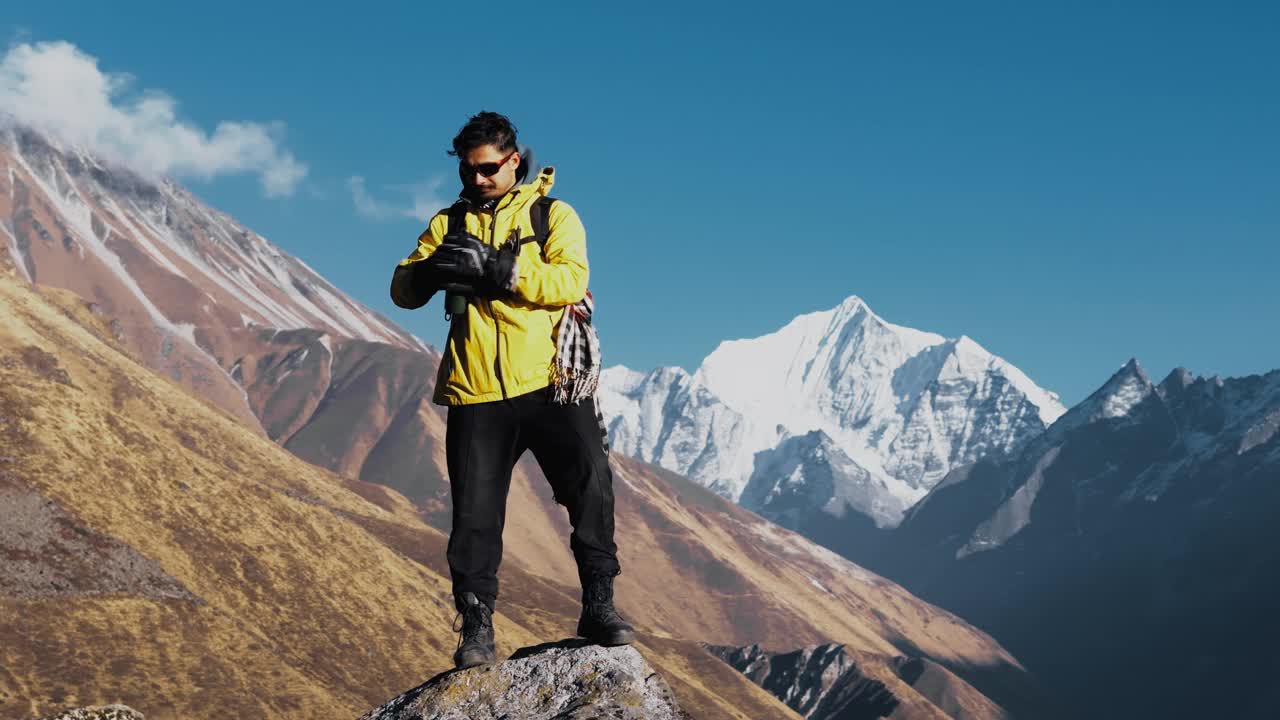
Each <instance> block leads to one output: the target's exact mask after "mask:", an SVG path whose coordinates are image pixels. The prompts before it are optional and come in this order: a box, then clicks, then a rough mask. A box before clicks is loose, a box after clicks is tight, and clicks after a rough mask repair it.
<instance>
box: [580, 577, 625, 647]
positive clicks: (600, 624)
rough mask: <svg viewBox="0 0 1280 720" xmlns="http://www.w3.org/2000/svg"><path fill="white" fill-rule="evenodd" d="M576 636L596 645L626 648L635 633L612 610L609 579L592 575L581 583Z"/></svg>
mask: <svg viewBox="0 0 1280 720" xmlns="http://www.w3.org/2000/svg"><path fill="white" fill-rule="evenodd" d="M578 636H579V637H584V638H586V639H587V640H590V641H591V642H593V643H595V644H597V645H630V644H631V643H632V642H634V641H635V639H636V630H635V628H633V627H631V624H630V623H628V622H627V621H626V620H623V619H622V616H621V615H619V614H618V611H617V610H616V609H615V608H614V607H613V576H612V575H607V574H599V573H597V574H594V575H590V576H588V577H585V578H583V580H582V617H580V618H579V619H578Z"/></svg>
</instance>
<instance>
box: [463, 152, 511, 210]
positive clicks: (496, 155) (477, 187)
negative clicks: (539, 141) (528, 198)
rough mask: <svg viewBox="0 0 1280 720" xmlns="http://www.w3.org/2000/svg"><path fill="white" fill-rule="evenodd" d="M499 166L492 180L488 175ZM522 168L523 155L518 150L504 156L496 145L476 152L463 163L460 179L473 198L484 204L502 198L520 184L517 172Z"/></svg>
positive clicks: (466, 157) (471, 153) (465, 158)
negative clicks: (495, 166) (486, 174)
mask: <svg viewBox="0 0 1280 720" xmlns="http://www.w3.org/2000/svg"><path fill="white" fill-rule="evenodd" d="M495 164H497V166H498V171H497V172H496V173H494V174H493V175H490V176H488V177H486V176H485V173H486V172H489V171H490V170H492V169H493V167H494V165H495ZM518 167H520V153H518V152H515V151H514V150H508V151H507V152H501V151H499V150H498V148H497V147H496V146H494V145H481V146H480V147H477V148H473V149H472V150H471V152H469V153H467V154H466V156H464V157H462V158H460V159H459V162H458V177H460V178H461V179H462V186H463V187H464V188H465V189H466V190H467V191H468V193H469V194H470V195H472V196H473V197H475V198H478V199H481V200H492V199H493V198H496V197H502V196H503V195H505V194H506V192H507V191H508V190H510V189H511V188H512V187H513V186H515V184H516V168H518Z"/></svg>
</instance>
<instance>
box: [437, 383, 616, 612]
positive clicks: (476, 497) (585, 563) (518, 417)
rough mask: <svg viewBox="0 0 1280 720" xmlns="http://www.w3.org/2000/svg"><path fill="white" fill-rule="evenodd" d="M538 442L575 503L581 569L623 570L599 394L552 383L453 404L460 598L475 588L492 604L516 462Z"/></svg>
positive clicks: (454, 541)
mask: <svg viewBox="0 0 1280 720" xmlns="http://www.w3.org/2000/svg"><path fill="white" fill-rule="evenodd" d="M525 450H532V451H533V456H534V459H536V460H537V461H538V465H539V467H541V468H542V472H543V474H545V475H546V476H547V480H548V481H549V482H550V483H551V489H552V492H553V493H554V494H555V499H556V502H558V503H559V504H561V505H563V506H564V507H565V508H567V509H568V511H569V522H570V524H571V525H572V526H573V533H572V534H571V535H570V536H569V547H570V549H572V550H573V556H574V559H575V560H576V561H577V564H578V574H579V577H580V578H581V577H585V576H587V575H589V574H593V573H597V572H599V573H607V574H610V575H617V574H618V573H619V572H620V568H619V566H618V554H617V546H616V545H614V542H613V472H612V471H611V470H610V468H609V458H608V453H607V449H606V447H605V444H604V438H603V437H602V436H601V432H600V424H599V421H598V419H597V417H596V407H595V399H594V398H589V399H587V400H583V401H582V402H580V403H578V404H575V405H560V404H557V403H555V402H553V401H552V396H551V388H549V387H548V388H544V389H542V390H535V391H533V392H530V393H526V394H524V395H518V396H516V397H513V398H509V399H507V400H495V401H493V402H485V403H474V404H471V405H450V406H449V411H448V422H447V426H446V431H445V454H446V456H447V461H448V465H449V490H450V494H451V495H452V497H453V530H452V531H451V532H450V534H449V551H448V557H449V572H450V573H451V575H452V576H453V592H454V596H455V598H457V597H460V596H461V595H462V593H464V592H473V593H475V594H476V597H478V598H481V599H482V600H484V601H485V602H486V604H488V605H489V607H493V606H494V603H495V601H496V600H497V596H498V564H499V563H500V562H501V561H502V528H503V526H504V524H505V521H506V508H507V491H508V490H509V489H510V487H511V470H512V468H513V467H514V466H515V463H516V460H518V459H519V458H520V456H521V455H523V454H524V451H525Z"/></svg>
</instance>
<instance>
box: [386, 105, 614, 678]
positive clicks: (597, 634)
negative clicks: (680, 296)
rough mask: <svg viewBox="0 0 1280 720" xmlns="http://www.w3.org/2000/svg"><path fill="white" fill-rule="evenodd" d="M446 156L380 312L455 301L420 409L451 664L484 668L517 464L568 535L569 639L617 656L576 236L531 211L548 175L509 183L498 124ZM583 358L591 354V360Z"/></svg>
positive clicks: (503, 124)
mask: <svg viewBox="0 0 1280 720" xmlns="http://www.w3.org/2000/svg"><path fill="white" fill-rule="evenodd" d="M449 154H450V155H455V156H457V157H458V160H459V162H458V176H459V178H460V179H461V181H462V192H461V193H460V195H459V198H460V199H459V200H458V202H457V203H455V204H454V205H453V206H452V207H450V208H446V209H444V210H441V211H440V212H439V213H437V214H436V215H435V217H433V218H432V219H431V221H430V223H429V224H428V227H427V230H426V231H425V232H423V233H422V235H421V236H419V237H418V247H417V249H416V250H414V251H413V252H412V253H411V254H410V255H409V256H408V257H407V258H405V259H404V260H403V261H401V262H400V263H399V265H398V266H397V268H396V271H395V274H394V276H393V277H392V282H391V297H392V299H393V301H394V302H395V303H396V304H397V305H399V306H400V307H404V308H409V309H413V308H418V307H421V306H423V305H425V304H426V303H427V301H428V300H429V299H430V298H431V296H432V295H434V294H435V293H437V292H439V291H440V290H442V289H443V290H445V291H446V293H447V296H446V301H447V302H448V301H449V300H452V299H453V297H454V296H460V297H459V301H458V302H459V304H458V305H456V306H455V305H453V303H450V307H447V308H446V311H447V312H449V313H450V315H451V324H450V327H449V336H448V340H447V342H446V343H445V347H444V352H443V357H442V359H441V362H440V368H439V371H438V373H437V376H436V389H435V395H434V397H433V401H434V402H435V403H437V404H440V405H446V406H448V418H447V423H446V432H445V455H446V461H447V465H448V471H449V491H450V494H451V496H452V499H453V529H452V531H451V532H450V535H449V548H448V559H449V571H450V573H451V575H452V579H453V591H454V602H455V604H456V606H457V609H458V612H459V613H460V614H461V615H462V619H463V624H462V631H461V632H462V635H461V637H460V639H459V644H458V649H457V651H456V652H455V653H454V664H455V665H457V666H458V667H471V666H473V665H479V664H481V663H491V662H494V659H495V657H494V639H493V622H492V613H493V609H494V607H495V604H496V600H497V596H498V577H497V572H498V565H499V563H500V562H501V559H502V529H503V525H504V522H505V514H506V501H507V491H508V488H509V487H510V484H511V471H512V467H513V466H514V465H515V462H516V460H517V459H518V458H519V457H520V456H521V455H522V454H523V453H524V451H525V450H526V449H528V450H531V451H533V455H534V458H535V459H536V460H537V461H538V465H539V466H540V467H541V468H542V470H543V473H544V474H545V475H546V476H547V480H548V481H549V482H550V483H551V487H552V490H553V492H554V494H555V498H556V501H557V502H558V503H560V504H561V505H563V506H565V508H566V509H567V510H568V512H569V521H570V524H571V525H572V526H573V533H572V534H571V535H570V538H569V546H570V548H571V549H572V550H573V555H574V559H575V561H576V563H577V566H578V577H579V579H580V581H581V583H582V616H581V618H580V619H579V621H578V634H579V635H580V636H583V637H585V638H587V639H589V640H592V641H593V642H596V643H599V644H602V645H622V644H627V643H630V642H632V641H633V640H634V637H635V635H634V629H633V628H632V627H631V625H629V624H628V623H627V622H626V621H625V620H623V619H622V617H621V616H619V615H618V613H617V611H616V609H615V608H614V606H613V578H614V576H616V575H618V574H619V573H620V572H621V568H620V566H619V565H618V557H617V548H616V546H615V545H614V541H613V474H612V472H611V470H610V468H609V462H608V454H607V453H608V448H607V446H606V444H605V438H604V436H603V433H602V428H601V424H600V421H599V417H598V413H597V411H596V405H595V399H594V397H592V396H591V393H594V384H593V382H592V381H593V380H594V379H595V378H596V377H597V376H596V373H597V372H598V367H584V366H583V364H582V363H581V362H580V360H581V358H580V357H579V355H580V353H578V352H576V351H574V350H573V349H572V348H571V347H570V345H571V343H570V342H569V339H570V338H576V339H579V340H581V339H582V338H584V337H586V338H588V339H589V340H590V341H592V342H594V339H595V334H594V330H592V329H591V328H590V327H589V326H588V325H586V324H585V322H587V321H589V317H590V300H589V298H590V294H589V293H588V292H587V277H588V267H587V253H586V231H585V230H584V228H583V226H582V221H581V220H580V219H579V218H578V215H577V213H576V212H575V211H574V209H573V208H572V207H570V206H569V204H568V203H566V202H564V201H563V200H555V201H554V202H551V203H550V206H549V207H547V205H546V203H547V202H548V200H543V201H542V206H541V209H540V208H539V202H538V201H539V199H540V198H544V197H548V195H547V194H548V192H549V191H550V190H551V187H552V185H553V183H554V172H555V171H554V169H553V168H551V167H546V168H543V169H542V171H541V172H539V173H538V174H537V176H536V178H534V180H533V181H532V182H528V183H526V182H525V180H526V179H527V176H528V172H529V165H530V161H529V159H528V157H527V156H528V152H527V151H526V152H525V153H521V151H520V147H519V146H518V145H517V143H516V129H515V127H514V126H513V125H512V124H511V122H510V121H509V120H508V119H507V118H506V117H504V116H502V115H499V114H498V113H494V112H481V113H479V114H478V115H476V116H474V117H472V118H471V119H470V121H469V122H468V123H467V124H466V125H465V126H464V127H463V128H462V130H461V131H460V132H459V133H458V135H457V137H455V138H454V139H453V150H452V151H450V152H449ZM539 212H543V213H545V215H544V217H545V228H546V237H545V244H544V245H542V246H541V247H540V243H539V242H533V240H535V239H537V238H536V236H535V232H534V227H535V225H537V224H538V223H535V222H534V220H535V217H536V216H537V214H538V213H539ZM451 215H452V221H451ZM451 225H453V226H454V227H453V229H452V230H451V229H450V226H451ZM463 297H464V298H465V305H464V306H463V304H462V298H463ZM557 340H559V341H560V342H559V343H557ZM578 347H582V346H578ZM585 347H587V348H588V349H591V350H595V355H598V346H596V345H592V344H591V343H590V342H588V343H587V345H586V346H585ZM590 354H591V353H587V355H590ZM594 360H595V362H596V363H597V364H598V357H596V358H594Z"/></svg>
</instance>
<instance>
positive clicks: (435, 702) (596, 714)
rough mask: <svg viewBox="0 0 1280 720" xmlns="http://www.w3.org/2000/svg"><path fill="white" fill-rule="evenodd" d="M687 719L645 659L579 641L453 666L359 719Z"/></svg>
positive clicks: (630, 651) (631, 652) (625, 649)
mask: <svg viewBox="0 0 1280 720" xmlns="http://www.w3.org/2000/svg"><path fill="white" fill-rule="evenodd" d="M514 717H519V718H526V719H527V720H542V719H547V720H550V719H551V718H564V719H565V720H577V719H583V720H585V719H586V718H601V717H608V718H616V719H617V720H687V719H688V718H689V716H688V715H687V714H686V713H684V712H683V711H682V710H681V709H680V708H679V706H677V705H676V700H675V697H674V696H673V695H672V693H671V688H670V687H668V685H667V683H666V681H665V680H663V679H662V678H661V677H660V676H659V675H658V673H657V672H656V671H654V669H653V668H652V667H650V666H649V663H647V662H645V659H644V658H643V657H641V655H640V653H639V652H638V651H636V649H635V648H633V647H630V646H623V647H614V648H605V647H600V646H598V645H588V644H586V643H585V641H582V640H562V641H560V642H555V643H546V644H543V645H535V646H533V647H527V648H522V649H521V650H518V651H516V653H515V654H513V655H512V656H511V659H509V660H506V661H505V662H501V663H497V664H495V665H487V666H480V667H475V668H469V669H467V670H451V671H449V672H445V673H441V674H440V675H437V676H435V677H434V678H431V679H430V680H428V681H427V682H425V683H423V684H422V685H420V686H418V687H416V688H414V689H412V690H410V691H408V692H406V693H404V694H403V695H401V696H399V697H397V698H395V699H394V700H391V701H390V702H388V703H386V704H385V705H382V706H381V707H379V708H377V709H376V710H373V711H370V712H369V713H366V714H365V715H364V716H363V717H361V718H360V720H419V719H420V718H421V719H425V718H435V719H438V720H499V718H514Z"/></svg>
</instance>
